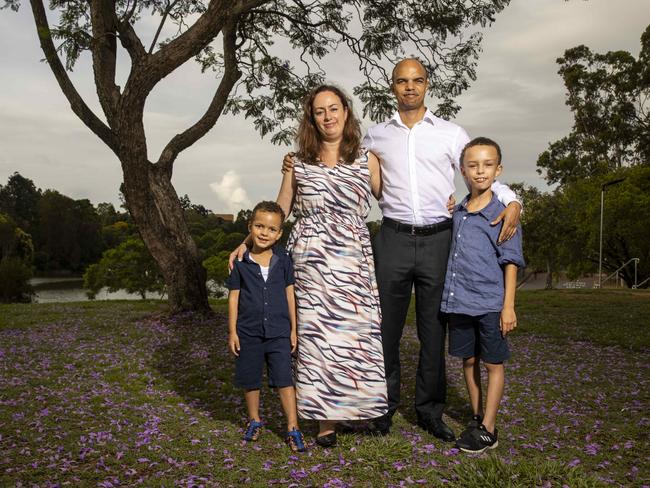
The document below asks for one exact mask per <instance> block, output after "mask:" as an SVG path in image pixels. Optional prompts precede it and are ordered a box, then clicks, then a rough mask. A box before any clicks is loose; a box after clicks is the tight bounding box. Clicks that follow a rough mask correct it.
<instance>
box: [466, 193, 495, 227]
mask: <svg viewBox="0 0 650 488" xmlns="http://www.w3.org/2000/svg"><path fill="white" fill-rule="evenodd" d="M470 196H471V194H470V195H467V196H466V197H465V198H463V201H462V202H460V205H459V209H460V210H462V211H464V212H467V213H475V214H478V215H482V216H483V217H484V218H485V219H486V220H488V221H490V222H492V221H493V220H494V219H496V218H497V217H498V216H499V214H500V213H501V209H500V208H499V203H498V202H499V200H498V199H497V196H496V195H495V194H494V192H492V198H491V199H490V202H489V203H488V204H487V205H486V206H485V207H483V208H482V209H481V210H479V211H478V212H470V211H469V210H467V202H468V201H469V197H470Z"/></svg>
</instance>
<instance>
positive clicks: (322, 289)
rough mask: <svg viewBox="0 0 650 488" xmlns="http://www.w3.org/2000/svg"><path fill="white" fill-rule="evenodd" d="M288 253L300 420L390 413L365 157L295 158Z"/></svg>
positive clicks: (359, 417)
mask: <svg viewBox="0 0 650 488" xmlns="http://www.w3.org/2000/svg"><path fill="white" fill-rule="evenodd" d="M294 173H295V178H296V182H297V188H296V195H295V201H294V205H293V213H294V215H295V216H296V217H297V220H296V223H295V225H294V228H293V230H292V232H291V236H290V238H289V242H288V244H287V249H288V250H289V252H290V253H291V255H292V257H293V262H294V268H295V278H296V284H295V290H296V302H297V306H298V319H297V321H298V357H297V361H296V364H295V366H296V395H297V401H298V414H299V415H300V417H301V418H306V419H317V420H324V419H330V420H357V419H370V418H375V417H379V416H381V415H383V414H384V413H386V410H387V403H386V402H387V399H386V381H385V377H384V358H383V353H382V345H381V331H380V323H381V312H380V308H379V295H378V292H377V282H376V280H375V268H374V261H373V257H372V248H371V245H370V236H369V234H368V228H367V227H366V223H365V218H366V217H367V215H368V212H369V210H370V199H371V198H372V195H371V190H370V173H369V170H368V158H367V152H366V151H365V150H362V151H361V152H360V155H359V158H357V159H356V160H355V161H354V163H353V164H343V163H339V164H338V165H337V166H335V167H334V168H328V167H327V166H325V165H324V164H322V163H317V164H305V163H304V162H302V161H299V160H298V159H296V163H295V165H294Z"/></svg>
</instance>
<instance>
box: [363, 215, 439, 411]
mask: <svg viewBox="0 0 650 488" xmlns="http://www.w3.org/2000/svg"><path fill="white" fill-rule="evenodd" d="M373 244H374V255H375V269H376V273H377V285H378V287H379V299H380V302H381V310H382V323H381V337H382V344H383V349H384V362H385V367H386V384H387V389H388V413H389V415H391V416H392V415H393V414H394V413H395V411H396V410H397V407H398V405H399V402H400V383H401V379H400V370H401V368H400V353H399V345H400V339H401V338H402V331H403V329H404V322H405V320H406V314H407V311H408V308H409V304H410V302H411V295H412V291H413V289H415V310H416V326H417V334H418V339H419V341H420V354H419V358H418V368H417V375H416V380H415V411H416V413H417V415H418V418H423V419H437V418H441V417H442V412H443V410H444V407H445V402H446V396H447V380H446V377H445V334H446V323H445V321H444V320H443V318H442V315H441V313H440V302H441V299H442V290H443V287H444V283H445V272H446V270H447V258H448V257H449V248H450V244H451V229H449V228H448V229H445V230H441V231H439V232H437V233H435V234H432V235H427V236H422V235H411V234H409V233H406V232H399V231H397V230H395V229H392V228H390V227H387V226H386V225H382V226H381V228H380V230H379V232H378V233H377V235H376V236H375V239H374V242H373Z"/></svg>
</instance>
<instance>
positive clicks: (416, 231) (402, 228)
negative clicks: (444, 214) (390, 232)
mask: <svg viewBox="0 0 650 488" xmlns="http://www.w3.org/2000/svg"><path fill="white" fill-rule="evenodd" d="M381 223H382V225H385V226H386V227H389V228H391V229H394V230H396V231H397V232H403V233H405V234H411V235H412V236H430V235H432V234H436V233H437V232H440V231H443V230H447V229H451V227H452V221H451V219H447V220H443V221H442V222H436V223H435V224H430V225H411V224H403V223H402V222H398V221H396V220H393V219H391V218H388V217H384V218H383V219H382V221H381Z"/></svg>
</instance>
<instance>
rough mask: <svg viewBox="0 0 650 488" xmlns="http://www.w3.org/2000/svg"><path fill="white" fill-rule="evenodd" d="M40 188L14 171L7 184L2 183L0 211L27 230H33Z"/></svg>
mask: <svg viewBox="0 0 650 488" xmlns="http://www.w3.org/2000/svg"><path fill="white" fill-rule="evenodd" d="M41 194H42V192H41V190H40V188H36V185H34V182H33V181H32V180H30V179H29V178H25V177H24V176H22V175H21V174H20V173H18V172H15V173H13V174H12V175H11V176H10V177H9V179H8V180H7V184H6V185H5V186H2V185H0V212H3V213H5V214H7V215H8V216H10V217H11V218H12V219H13V220H14V222H16V224H17V225H18V226H19V227H20V228H22V229H25V231H27V232H30V233H31V232H33V227H34V223H35V221H36V206H37V204H38V201H39V200H40V198H41Z"/></svg>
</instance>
